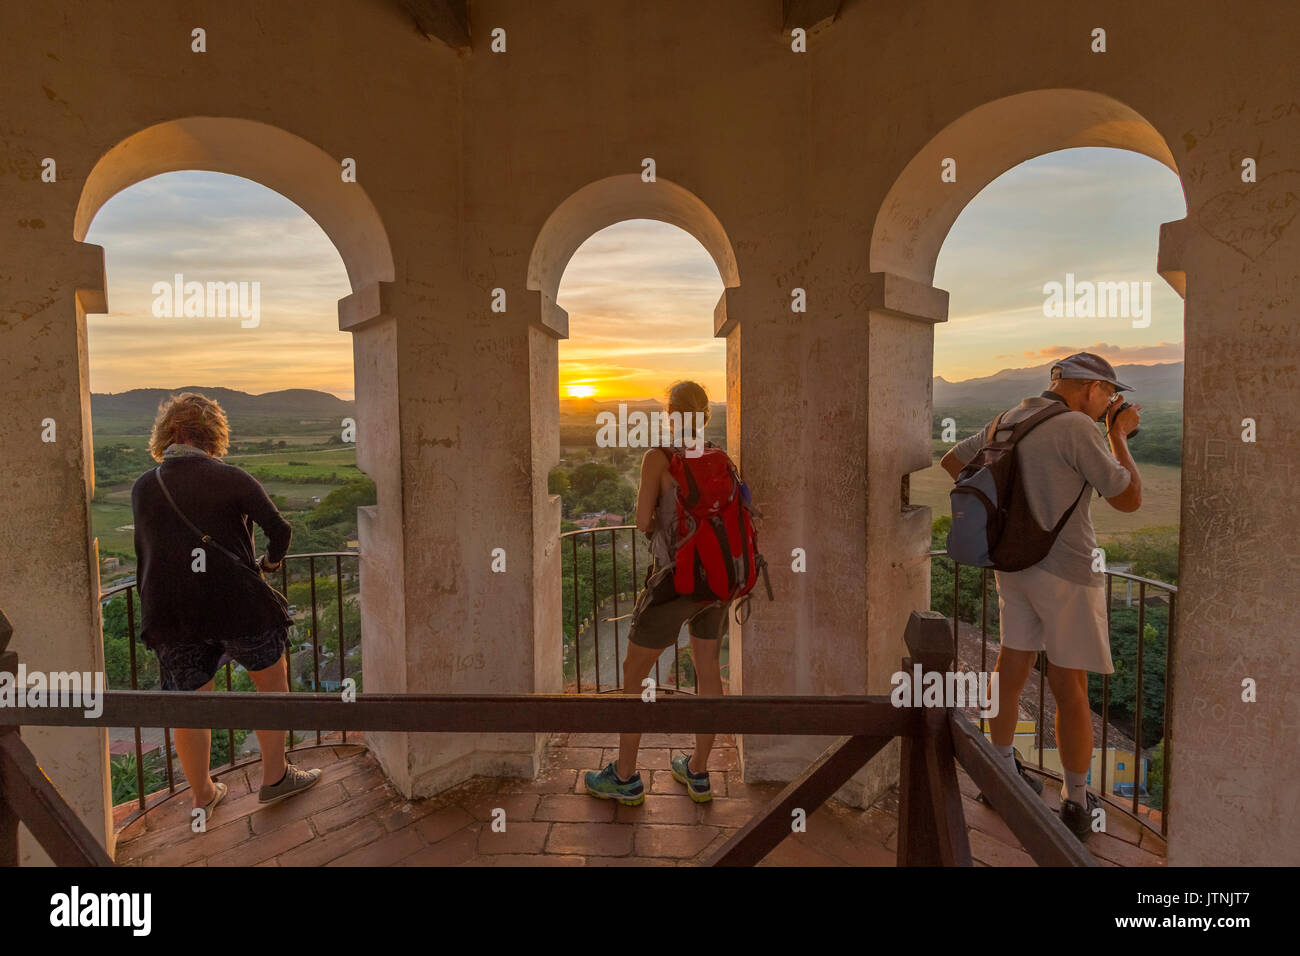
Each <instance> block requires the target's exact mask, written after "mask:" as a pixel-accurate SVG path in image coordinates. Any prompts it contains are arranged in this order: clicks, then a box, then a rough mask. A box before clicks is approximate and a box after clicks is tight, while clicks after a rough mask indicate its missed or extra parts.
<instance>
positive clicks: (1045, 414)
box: [999, 402, 1070, 445]
mask: <svg viewBox="0 0 1300 956" xmlns="http://www.w3.org/2000/svg"><path fill="white" fill-rule="evenodd" d="M1068 411H1070V406H1068V405H1065V404H1062V403H1061V402H1053V403H1052V404H1051V405H1049V406H1048V407H1047V408H1044V409H1042V410H1041V411H1038V412H1035V413H1034V414H1032V415H1030V416H1029V417H1028V418H1026V419H1025V420H1024V421H1021V422H1016V424H1014V425H1012V426H1011V439H1010V441H1011V444H1013V445H1014V444H1016V443H1017V442H1019V441H1020V439H1022V438H1024V437H1025V436H1026V435H1028V434H1029V433H1030V432H1031V431H1033V430H1034V429H1035V428H1037V427H1038V426H1039V425H1041V424H1042V423H1043V422H1045V421H1047V420H1048V419H1049V418H1055V417H1056V416H1057V415H1060V414H1062V413H1063V412H1068ZM1002 414H1003V415H1005V414H1006V412H1003V413H1002ZM1000 418H1001V416H999V420H1000Z"/></svg>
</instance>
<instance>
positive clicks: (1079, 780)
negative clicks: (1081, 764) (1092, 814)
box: [1061, 770, 1088, 807]
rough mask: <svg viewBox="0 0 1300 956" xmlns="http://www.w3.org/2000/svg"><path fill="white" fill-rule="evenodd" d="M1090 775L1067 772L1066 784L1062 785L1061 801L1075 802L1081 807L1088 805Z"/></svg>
mask: <svg viewBox="0 0 1300 956" xmlns="http://www.w3.org/2000/svg"><path fill="white" fill-rule="evenodd" d="M1087 793H1088V775H1087V774H1086V773H1074V772H1073V771H1070V770H1067V771H1065V783H1063V784H1061V799H1062V800H1073V801H1074V802H1075V803H1077V804H1078V805H1079V806H1081V807H1085V806H1087V805H1088V803H1087V801H1088V797H1087Z"/></svg>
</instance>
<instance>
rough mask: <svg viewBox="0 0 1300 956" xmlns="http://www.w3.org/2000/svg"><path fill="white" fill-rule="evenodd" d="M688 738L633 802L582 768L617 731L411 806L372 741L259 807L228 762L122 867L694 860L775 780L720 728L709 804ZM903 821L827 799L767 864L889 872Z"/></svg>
mask: <svg viewBox="0 0 1300 956" xmlns="http://www.w3.org/2000/svg"><path fill="white" fill-rule="evenodd" d="M350 736H351V737H352V738H355V737H357V736H358V735H355V734H354V735H350ZM692 742H693V741H692V738H691V737H690V736H689V735H664V734H647V735H646V736H645V737H644V738H643V741H642V745H643V748H644V749H643V750H642V751H641V757H640V768H641V774H642V777H643V779H645V780H646V782H647V784H648V785H649V793H648V794H647V796H646V800H645V803H644V804H643V805H641V806H639V807H623V806H617V805H615V804H614V803H612V802H609V801H604V800H596V799H594V798H592V797H590V796H587V795H586V794H585V793H583V792H582V771H583V770H591V769H597V768H599V767H601V766H604V764H605V763H607V762H608V761H610V760H611V759H613V757H614V750H613V748H614V747H615V746H616V744H617V737H616V736H615V735H607V734H555V735H553V737H552V742H551V746H550V749H549V751H548V755H547V761H546V766H545V769H544V771H543V772H542V773H541V774H540V775H539V776H538V778H537V779H536V780H502V779H495V778H491V779H488V778H478V779H474V780H471V781H469V782H467V783H464V784H462V785H460V786H458V787H455V788H453V789H452V790H449V791H446V792H444V793H442V794H440V795H439V796H437V797H435V798H433V799H429V800H420V801H415V802H409V801H406V800H404V799H403V798H402V797H401V796H400V795H398V794H397V793H396V792H395V791H394V790H393V788H392V787H391V786H389V785H388V783H387V781H386V780H385V778H384V775H383V773H382V772H381V771H380V769H379V766H378V764H377V763H376V762H375V760H374V758H373V757H371V756H370V754H369V753H368V752H367V751H366V750H365V748H364V747H363V746H357V745H355V744H353V743H351V742H350V743H349V744H347V745H342V746H338V745H336V746H325V747H320V748H314V749H311V750H306V751H301V752H299V753H298V754H297V755H296V756H295V757H294V758H293V759H294V761H295V762H296V763H297V764H298V765H299V766H303V767H320V768H321V770H322V771H323V772H322V775H321V781H320V783H318V784H317V785H316V786H315V787H313V788H312V789H311V790H310V791H308V792H307V793H304V794H302V795H301V796H298V797H294V798H292V799H290V800H285V801H283V802H281V803H279V804H276V805H274V806H271V807H262V808H259V807H258V805H257V794H256V787H257V785H259V784H260V769H259V765H258V764H253V765H251V766H249V767H247V768H244V769H239V770H234V771H231V772H229V773H227V774H225V775H223V776H221V777H220V778H219V779H221V780H222V781H224V782H225V783H226V784H227V785H228V786H229V787H230V793H229V794H228V795H227V797H226V798H225V800H224V801H223V802H222V804H221V806H220V807H218V808H217V810H216V811H215V812H214V813H213V816H212V820H211V821H210V823H209V828H208V831H207V832H206V833H191V832H190V830H189V809H190V804H189V800H188V797H187V796H186V795H185V794H183V793H182V794H178V795H177V796H175V797H173V798H171V799H170V800H167V801H166V802H164V803H162V804H161V805H159V806H158V807H157V808H155V809H152V810H150V811H149V812H148V813H146V814H145V815H144V816H143V817H141V818H140V819H138V820H135V821H134V822H132V823H131V824H130V825H129V826H128V827H127V828H125V829H124V830H123V831H122V832H121V833H119V835H118V844H117V861H118V862H119V863H121V864H125V865H138V866H349V865H361V866H367V865H369V866H390V865H394V864H396V865H400V866H451V865H462V864H463V865H470V866H501V865H506V866H517V865H527V866H539V865H540V866H584V865H586V866H639V865H644V866H675V865H691V864H698V863H700V862H702V861H703V860H705V859H707V858H708V857H709V855H710V854H712V853H713V852H714V851H715V850H716V849H717V848H718V847H719V846H721V845H722V844H723V843H724V842H725V841H726V840H727V839H728V837H730V836H731V835H732V834H733V833H735V831H736V830H737V828H739V827H740V826H742V825H743V824H744V823H745V822H746V821H748V820H749V819H750V818H751V817H752V816H754V814H755V813H757V812H758V811H759V810H760V809H761V808H762V807H763V806H764V804H765V803H766V801H767V800H769V799H770V798H771V797H772V796H774V795H775V794H776V793H778V792H779V791H780V790H781V786H780V785H779V784H746V783H745V782H744V781H742V780H741V779H740V773H739V771H738V769H737V767H738V762H737V751H736V747H735V742H734V739H733V738H732V737H731V736H730V735H719V737H718V746H717V747H716V748H715V749H714V751H713V753H712V755H711V757H710V767H709V768H710V770H711V771H713V791H714V799H713V801H712V802H711V803H707V804H702V805H698V806H697V805H696V804H694V803H692V802H691V800H690V799H689V798H688V797H687V796H686V795H685V793H684V788H683V787H682V786H681V785H680V784H678V783H676V782H675V781H674V780H673V779H672V775H671V773H670V772H669V767H668V759H669V754H670V750H669V748H670V747H671V748H678V749H679V748H689V747H690V746H691V744H692ZM958 776H959V780H960V783H961V789H962V803H963V806H964V809H965V813H966V822H967V825H968V827H969V830H970V842H971V852H972V855H973V856H974V857H975V860H976V862H977V864H985V865H990V866H1032V865H1033V861H1032V860H1031V859H1030V858H1029V856H1028V854H1026V853H1025V851H1024V850H1023V849H1022V848H1021V846H1020V843H1019V841H1018V840H1016V838H1015V837H1014V836H1013V835H1012V833H1011V831H1010V830H1008V829H1007V827H1006V824H1004V823H1003V822H1002V820H1001V818H1000V817H999V816H998V815H997V814H996V813H995V812H994V811H992V810H991V809H989V808H988V807H986V806H984V805H983V804H981V803H979V802H977V801H976V800H975V799H974V797H975V795H976V793H977V791H976V789H975V785H974V784H973V783H972V782H971V780H970V779H969V778H968V777H967V776H966V775H965V774H964V773H959V775H958ZM250 778H251V780H250ZM250 782H251V783H252V785H253V789H251V790H250ZM1045 789H1046V791H1047V792H1046V793H1045V795H1044V799H1045V800H1046V801H1047V802H1048V803H1049V805H1052V806H1053V807H1055V804H1056V802H1057V797H1056V795H1055V794H1054V793H1053V790H1054V789H1055V788H1054V787H1052V786H1050V785H1049V786H1048V787H1046V788H1045ZM496 809H500V810H504V811H505V817H504V818H505V828H504V831H500V830H499V829H494V828H493V826H492V822H491V821H492V818H493V811H494V810H496ZM497 816H498V817H499V816H500V814H497ZM897 830H898V799H897V793H896V792H895V791H893V790H891V791H890V792H888V793H886V794H885V795H884V796H882V797H881V798H880V799H879V800H878V801H877V802H876V804H875V805H874V806H872V807H870V808H868V809H866V810H856V809H852V808H850V807H847V806H845V805H844V804H842V803H840V802H839V801H837V800H831V801H829V802H828V803H827V804H826V805H824V806H823V807H821V808H820V809H819V810H817V811H816V812H815V813H813V814H812V815H811V816H810V817H809V818H808V830H807V832H806V833H796V834H791V835H790V836H788V837H786V838H785V840H784V841H783V842H782V843H781V844H780V845H779V846H778V847H777V848H776V849H775V850H773V851H772V852H771V853H770V854H768V856H767V858H766V859H765V860H764V861H763V863H762V864H760V865H765V866H773V865H776V866H790V865H794V866H893V865H895V853H896V850H897V843H896V836H897ZM1108 830H1109V832H1108V833H1104V834H1095V835H1094V836H1093V837H1092V839H1091V840H1090V841H1089V843H1088V846H1089V848H1090V849H1091V850H1092V851H1093V853H1094V855H1096V856H1097V857H1098V859H1099V861H1100V862H1102V863H1103V864H1107V865H1113V866H1163V865H1164V862H1165V855H1164V854H1165V848H1164V844H1163V842H1162V841H1160V840H1159V839H1158V838H1153V837H1152V836H1151V834H1150V833H1149V832H1148V831H1147V830H1146V829H1145V828H1144V827H1141V826H1139V825H1138V824H1137V823H1135V822H1134V821H1132V820H1130V819H1129V818H1127V817H1126V816H1124V815H1123V814H1121V813H1119V812H1112V813H1110V814H1108Z"/></svg>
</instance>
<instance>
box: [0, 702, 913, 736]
mask: <svg viewBox="0 0 1300 956" xmlns="http://www.w3.org/2000/svg"><path fill="white" fill-rule="evenodd" d="M14 725H22V726H47V727H48V726H55V727H58V726H64V727H81V726H107V727H226V726H234V727H289V726H293V727H327V728H330V729H332V730H363V731H405V732H408V733H410V732H426V733H465V732H479V733H526V732H544V731H568V732H583V731H602V730H604V731H610V730H613V731H621V732H629V733H697V732H698V733H747V734H793V735H818V736H821V735H834V736H839V735H854V734H856V733H858V732H859V731H861V730H862V728H864V727H867V728H870V729H871V732H872V735H873V736H884V737H897V736H913V735H919V734H921V733H922V732H923V728H922V720H921V715H920V713H919V712H916V711H913V710H908V709H906V708H897V707H894V706H893V705H892V704H891V703H890V702H889V698H888V697H883V696H877V697H698V698H697V697H690V696H677V695H673V696H671V697H669V696H664V697H661V698H659V699H658V700H657V701H656V702H655V703H653V704H647V703H644V702H642V700H641V698H639V697H624V696H613V695H609V694H584V695H575V694H549V695H548V694H528V695H518V694H473V695H451V694H359V695H358V696H357V698H356V700H355V701H353V702H351V703H349V702H345V701H343V700H342V699H341V698H340V696H339V695H338V694H302V693H288V694H263V693H231V692H226V693H215V692H207V693H200V692H197V691H195V692H186V693H177V692H172V691H156V690H129V691H128V690H123V691H105V692H104V694H103V712H102V713H101V714H99V715H98V716H97V717H87V716H85V709H84V707H82V706H76V707H40V708H5V709H2V710H0V726H14Z"/></svg>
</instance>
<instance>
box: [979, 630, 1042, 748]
mask: <svg viewBox="0 0 1300 956" xmlns="http://www.w3.org/2000/svg"><path fill="white" fill-rule="evenodd" d="M1037 658H1038V652H1037V651H1018V650H1016V649H1015V648H1012V647H1004V648H1002V649H1001V650H1000V651H998V662H997V664H995V665H994V667H993V672H994V673H995V674H997V675H998V714H997V716H996V717H990V718H988V722H989V736H990V737H991V738H992V739H993V743H994V744H996V745H997V746H999V747H1009V746H1011V744H1012V743H1013V742H1014V741H1015V739H1016V722H1017V721H1018V720H1019V719H1020V692H1021V691H1022V690H1024V688H1025V681H1026V680H1028V679H1029V672H1030V670H1032V669H1033V666H1034V661H1035V660H1036V659H1037Z"/></svg>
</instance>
